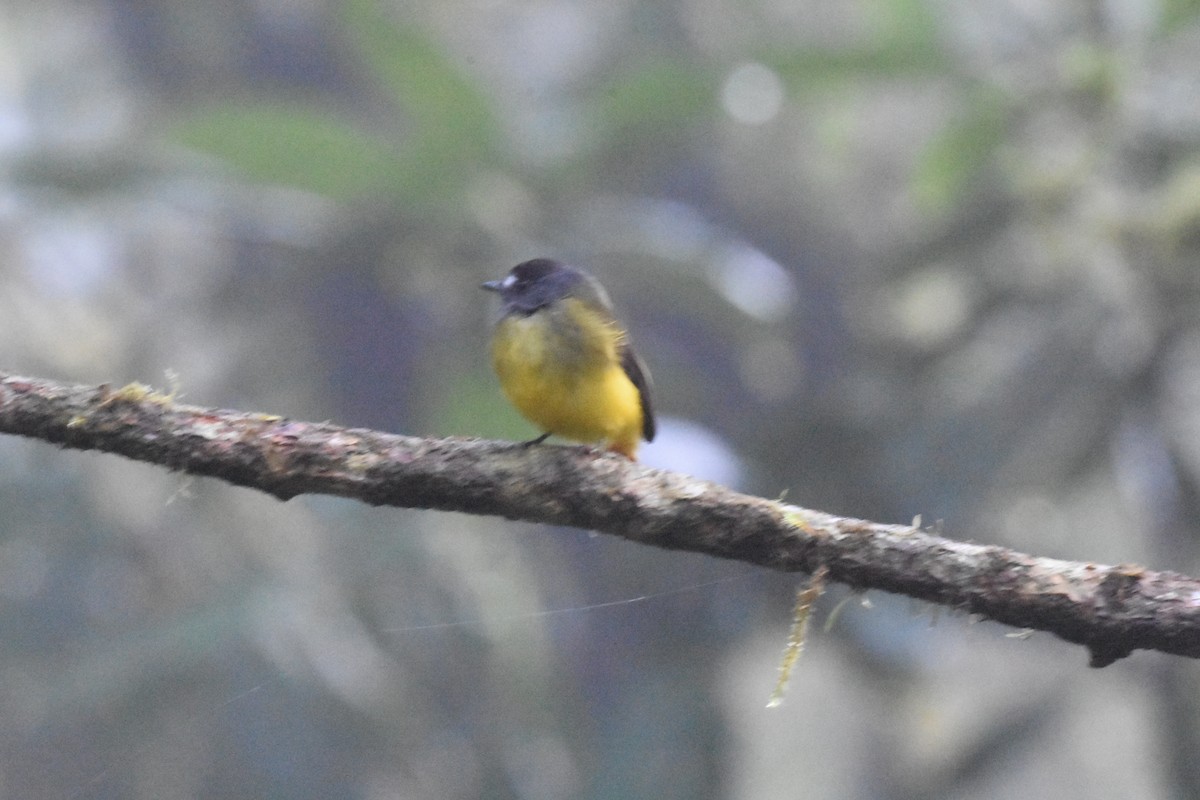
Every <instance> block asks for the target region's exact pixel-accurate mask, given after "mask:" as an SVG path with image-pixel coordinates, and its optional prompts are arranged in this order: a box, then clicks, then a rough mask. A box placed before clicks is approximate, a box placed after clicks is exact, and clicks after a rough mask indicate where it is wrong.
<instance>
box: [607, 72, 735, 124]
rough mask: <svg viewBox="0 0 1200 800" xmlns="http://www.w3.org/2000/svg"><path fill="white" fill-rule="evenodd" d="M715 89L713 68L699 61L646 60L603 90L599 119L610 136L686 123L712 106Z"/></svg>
mask: <svg viewBox="0 0 1200 800" xmlns="http://www.w3.org/2000/svg"><path fill="white" fill-rule="evenodd" d="M715 91H716V90H715V79H714V77H713V74H712V72H711V70H705V69H703V68H702V67H700V66H699V65H697V64H688V63H684V62H683V61H681V60H680V59H678V58H661V59H657V60H654V61H649V62H645V63H642V64H639V65H638V66H637V67H635V68H633V69H628V70H625V71H623V72H622V73H621V74H620V75H618V76H617V77H616V79H615V80H613V81H612V82H611V83H610V84H609V85H608V86H606V87H604V88H603V89H602V90H601V91H600V97H601V98H602V100H601V102H600V104H599V106H598V114H597V120H596V122H597V123H598V124H600V125H603V126H604V127H605V128H606V130H607V135H608V136H609V137H616V136H618V135H625V134H630V133H633V134H636V133H638V132H641V131H659V132H661V131H662V130H663V128H664V126H673V125H678V126H685V125H687V124H689V123H692V122H695V121H696V120H697V119H698V118H699V117H700V116H701V115H703V114H704V113H705V112H706V111H708V110H710V109H711V108H712V107H713V97H714V94H715ZM668 130H669V127H668ZM659 135H661V133H660V134H659Z"/></svg>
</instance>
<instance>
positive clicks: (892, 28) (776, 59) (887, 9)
mask: <svg viewBox="0 0 1200 800" xmlns="http://www.w3.org/2000/svg"><path fill="white" fill-rule="evenodd" d="M870 18H871V19H872V21H873V23H874V24H873V25H872V27H873V28H874V31H875V33H874V35H873V36H868V37H867V38H866V40H864V41H863V42H862V43H861V44H859V45H857V46H851V45H847V44H845V43H839V44H838V45H837V46H835V47H804V48H798V49H796V50H793V51H788V52H786V53H777V54H775V55H774V56H773V57H768V58H765V59H764V63H766V64H768V65H770V66H771V67H772V68H774V69H775V70H777V71H778V72H779V74H780V75H782V76H783V78H784V80H785V81H787V83H788V85H789V86H790V87H792V88H793V89H805V88H807V89H815V90H821V89H824V88H828V87H830V86H832V85H835V84H837V83H841V82H844V81H847V80H861V79H864V78H898V77H903V76H914V75H935V74H944V73H945V72H946V70H947V69H948V68H949V60H948V59H947V58H946V55H945V53H944V51H943V48H942V46H941V42H940V41H939V39H938V26H937V20H936V19H935V18H934V17H933V15H932V14H931V13H930V12H929V9H928V8H927V4H926V3H925V2H923V0H878V1H877V2H875V3H874V4H873V5H872V6H871V9H870Z"/></svg>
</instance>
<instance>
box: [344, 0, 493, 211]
mask: <svg viewBox="0 0 1200 800" xmlns="http://www.w3.org/2000/svg"><path fill="white" fill-rule="evenodd" d="M344 19H345V22H346V23H347V26H348V30H349V33H350V38H351V40H352V41H353V42H354V44H355V46H356V47H357V49H358V51H359V53H360V54H361V56H362V58H363V60H364V61H365V62H366V64H367V65H368V67H369V68H370V70H371V73H372V75H373V77H374V78H375V79H376V80H377V81H378V82H379V84H380V85H381V86H382V87H383V88H384V89H385V90H386V91H387V92H388V93H389V94H391V96H392V98H393V99H394V100H395V102H396V105H397V107H398V108H399V109H400V111H401V113H402V114H403V118H404V134H405V155H404V159H403V162H404V170H403V172H404V177H405V178H406V181H405V182H406V183H407V184H408V186H409V187H410V188H414V189H416V188H420V187H424V188H432V187H437V186H438V185H443V186H444V185H445V184H447V183H451V184H455V185H457V184H458V183H459V182H460V181H461V179H462V178H463V177H464V176H465V175H467V174H469V173H471V172H473V171H474V170H475V169H476V168H478V167H479V166H480V165H481V164H483V163H485V162H487V161H489V160H491V159H493V158H494V156H495V153H494V150H495V147H494V142H495V141H496V140H497V138H498V136H499V125H498V123H497V122H496V120H495V118H494V116H493V114H492V111H491V108H490V106H489V104H488V102H487V98H486V97H485V95H484V94H483V92H481V91H479V89H478V87H476V86H475V85H474V84H473V83H472V82H471V81H470V80H468V79H467V77H466V76H464V75H463V74H462V73H461V71H460V70H459V69H458V67H457V65H456V64H454V63H453V62H452V61H451V60H450V59H449V58H448V57H447V56H446V54H445V53H443V52H442V51H441V50H440V49H439V48H438V46H437V45H436V44H435V43H434V41H433V40H432V39H430V38H429V37H427V36H424V35H422V34H421V33H420V32H419V31H416V30H414V29H411V28H404V27H401V26H400V25H398V24H396V23H395V22H394V21H393V20H392V19H390V18H389V17H388V16H387V15H386V14H384V13H383V10H382V9H381V8H380V7H379V4H378V2H376V0H353V1H352V2H350V3H348V4H347V6H346V10H345V16H344Z"/></svg>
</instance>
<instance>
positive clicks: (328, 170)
mask: <svg viewBox="0 0 1200 800" xmlns="http://www.w3.org/2000/svg"><path fill="white" fill-rule="evenodd" d="M344 22H345V23H346V31H347V40H348V42H349V43H350V44H351V45H352V47H353V48H354V49H355V51H356V53H357V55H358V56H359V57H360V59H361V61H362V63H364V64H365V66H366V67H367V70H368V76H369V77H370V78H373V79H374V80H375V81H376V83H377V84H378V86H379V87H380V88H382V90H383V91H384V92H385V93H386V94H388V95H389V96H390V97H391V98H392V99H393V101H394V104H395V108H396V111H397V116H398V120H397V122H396V124H395V125H393V126H389V130H394V131H395V132H396V133H395V134H394V138H393V134H391V133H388V134H383V133H380V132H375V131H372V130H370V129H369V128H368V127H367V126H366V124H365V121H356V120H355V119H354V118H353V117H352V116H349V115H347V114H346V113H345V112H344V110H343V109H339V108H332V107H327V106H321V105H318V103H317V102H316V101H314V102H311V103H309V104H306V105H300V104H284V103H278V102H276V103H274V104H261V103H254V102H239V103H228V104H224V105H220V106H217V107H214V108H209V109H207V110H205V111H203V112H201V113H200V114H197V115H196V116H194V117H192V118H190V119H188V120H186V121H185V122H184V123H182V124H181V125H180V126H178V128H177V129H176V131H175V136H176V138H177V139H178V140H179V141H181V142H183V143H184V144H186V145H188V146H190V147H193V148H196V149H198V150H202V151H204V152H207V153H211V154H212V155H215V156H217V157H219V158H221V159H223V160H225V161H226V162H228V163H229V164H231V165H233V166H234V167H235V168H237V169H239V170H241V171H243V172H244V173H245V174H246V175H247V176H249V177H250V178H252V179H254V180H259V181H264V182H268V183H279V184H286V185H290V186H296V187H299V188H303V189H307V190H310V191H314V192H318V193H321V194H325V195H328V196H331V197H335V198H339V199H345V198H349V197H353V196H357V195H361V194H363V193H368V192H387V193H390V194H393V195H395V196H397V197H400V198H402V199H403V200H404V201H405V202H406V203H409V204H423V203H426V202H434V203H437V202H439V201H443V200H445V199H446V198H448V197H452V196H455V195H456V194H457V193H458V192H459V191H461V189H462V188H463V185H464V184H465V182H466V181H467V180H468V179H469V177H470V175H472V174H473V173H474V172H475V171H476V170H477V169H478V168H479V167H480V166H481V165H483V164H485V163H486V162H487V161H489V160H491V159H493V158H494V154H493V150H494V147H493V142H494V141H495V140H496V138H497V135H498V133H497V130H498V126H497V124H496V123H495V120H494V119H493V116H492V114H491V112H490V109H489V108H488V104H487V102H486V98H485V97H484V95H483V93H482V92H480V91H478V89H477V88H476V87H475V86H474V85H472V83H471V82H470V81H469V80H468V79H467V78H466V77H464V76H463V75H462V74H461V73H460V72H459V71H458V69H457V67H456V65H454V64H453V63H452V62H451V60H450V59H449V58H448V57H447V56H446V55H445V54H444V53H442V52H441V51H440V50H439V49H438V47H437V46H436V45H435V43H434V42H433V40H431V39H430V38H429V37H426V36H424V35H422V34H421V33H420V32H418V31H416V30H412V29H407V28H404V27H402V26H400V25H398V24H396V23H395V22H394V21H393V20H391V19H390V18H388V17H387V16H386V15H385V14H384V13H383V12H382V10H381V9H380V8H379V5H378V3H377V2H375V0H354V2H351V3H349V4H348V5H347V6H346V8H345V11H344Z"/></svg>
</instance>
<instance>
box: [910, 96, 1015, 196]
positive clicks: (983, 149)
mask: <svg viewBox="0 0 1200 800" xmlns="http://www.w3.org/2000/svg"><path fill="white" fill-rule="evenodd" d="M1007 113H1008V112H1007V106H1006V105H1005V103H1004V102H1003V101H1002V100H1001V98H1000V97H999V96H997V95H996V94H995V93H982V94H981V95H980V96H979V97H977V98H975V100H974V101H972V102H971V103H970V107H969V109H968V111H967V112H966V115H965V116H964V117H962V118H960V119H957V120H954V121H952V122H951V123H949V124H948V125H947V126H946V127H945V128H944V129H943V130H942V132H941V134H939V135H938V136H937V137H935V138H934V140H933V141H932V142H930V143H929V145H928V146H927V147H926V148H925V152H924V153H923V154H922V155H921V158H920V160H919V161H918V163H917V167H916V170H915V171H914V173H913V177H912V187H911V190H912V193H913V195H914V196H915V198H916V201H917V202H918V203H919V204H921V205H922V206H924V207H926V208H927V209H929V210H942V209H945V208H946V207H948V206H949V205H951V204H953V203H954V202H955V201H956V200H958V199H959V197H960V196H961V195H962V192H963V190H964V189H965V188H966V186H967V184H968V183H970V181H971V179H972V178H973V177H975V176H976V175H977V174H978V173H979V171H980V169H981V168H983V167H984V166H985V165H986V164H987V163H988V162H989V159H990V157H991V154H992V153H993V152H994V151H995V149H996V147H997V146H999V145H1000V143H1001V142H1002V141H1003V139H1004V130H1005V119H1006V116H1007Z"/></svg>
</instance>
